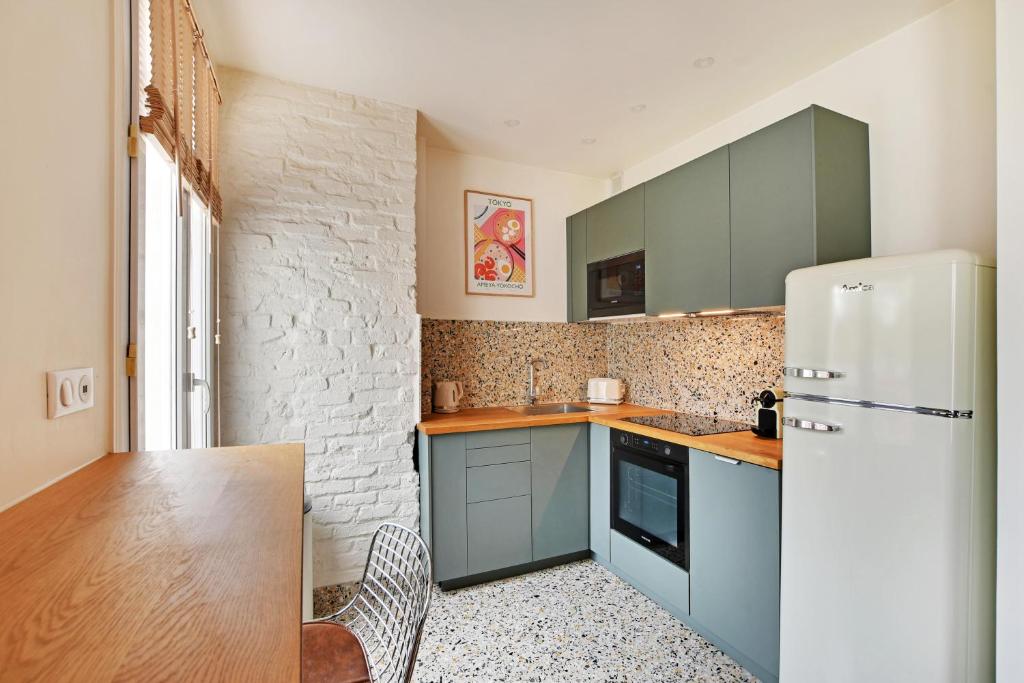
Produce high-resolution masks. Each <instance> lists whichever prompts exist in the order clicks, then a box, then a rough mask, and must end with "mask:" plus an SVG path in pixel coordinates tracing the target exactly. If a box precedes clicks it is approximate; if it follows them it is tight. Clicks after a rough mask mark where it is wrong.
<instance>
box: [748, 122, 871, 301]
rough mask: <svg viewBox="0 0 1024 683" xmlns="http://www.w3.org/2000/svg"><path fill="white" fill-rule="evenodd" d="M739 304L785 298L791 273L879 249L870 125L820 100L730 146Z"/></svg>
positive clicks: (783, 299)
mask: <svg viewBox="0 0 1024 683" xmlns="http://www.w3.org/2000/svg"><path fill="white" fill-rule="evenodd" d="M729 176H730V191H729V196H730V213H731V216H730V222H731V283H732V285H731V289H732V294H731V302H730V307H731V308H759V307H763V306H780V305H783V304H784V303H785V281H786V275H787V274H789V272H790V271H791V270H795V269H797V268H803V267H806V266H813V265H819V264H823V263H832V262H834V261H845V260H849V259H856V258H865V257H868V256H870V255H871V200H870V188H869V169H868V127H867V124H865V123H862V122H860V121H856V120H854V119H851V118H849V117H847V116H843V115H841V114H837V113H835V112H833V111H829V110H827V109H823V108H821V107H818V106H812V107H809V108H808V109H805V110H803V111H800V112H797V113H796V114H793V115H792V116H789V117H787V118H785V119H783V120H781V121H779V122H778V123H775V124H772V125H771V126H768V127H767V128H763V129H761V130H759V131H757V132H756V133H753V134H751V135H748V136H747V137H745V138H743V139H741V140H738V141H737V142H734V143H732V144H731V145H730V146H729Z"/></svg>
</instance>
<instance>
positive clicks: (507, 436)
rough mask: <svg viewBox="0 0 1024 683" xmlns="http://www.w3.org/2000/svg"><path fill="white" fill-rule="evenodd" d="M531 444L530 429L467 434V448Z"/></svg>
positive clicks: (495, 430)
mask: <svg viewBox="0 0 1024 683" xmlns="http://www.w3.org/2000/svg"><path fill="white" fill-rule="evenodd" d="M522 443H530V428H529V427H523V428H522V429H493V430H490V431H486V432H469V433H467V434H466V448H489V447H491V446H516V445H518V444H522Z"/></svg>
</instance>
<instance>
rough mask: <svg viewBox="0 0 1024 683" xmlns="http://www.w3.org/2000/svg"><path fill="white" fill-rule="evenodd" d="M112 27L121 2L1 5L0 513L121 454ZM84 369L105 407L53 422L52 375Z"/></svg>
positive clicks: (68, 0)
mask: <svg viewBox="0 0 1024 683" xmlns="http://www.w3.org/2000/svg"><path fill="white" fill-rule="evenodd" d="M112 26H113V15H112V11H111V4H110V2H101V3H96V2H91V3H84V2H77V1H75V0H62V1H60V2H6V3H4V5H3V21H0V89H2V91H3V92H4V104H3V106H2V107H0V130H2V131H3V134H2V137H0V160H2V163H0V310H2V312H3V315H2V320H3V324H4V330H3V333H2V334H0V509H2V508H4V507H7V506H9V505H10V504H12V503H13V502H14V501H16V500H19V499H21V498H22V497H24V496H26V495H27V494H29V493H30V492H32V491H34V490H35V489H37V488H39V487H41V486H43V485H45V484H46V483H48V482H50V481H52V480H53V479H55V478H58V477H61V476H63V475H64V474H66V473H67V472H68V471H70V470H73V469H75V468H77V467H79V466H81V465H83V464H85V463H86V462H88V461H90V460H92V459H94V458H96V457H97V456H100V455H102V454H103V453H106V452H107V451H108V450H109V449H110V444H111V431H112V430H111V408H110V405H111V393H110V383H111V344H112V333H111V286H112V278H111V275H110V270H111V234H112V233H111V224H112V219H111V206H112V202H111V187H112V180H111V175H112V161H111V160H112V139H111V137H112V134H111V128H112V127H111V117H112V115H113V107H112V101H113V98H112V78H113V59H112V54H113V49H112V44H113V35H112V30H111V27H112ZM15 102H16V103H17V104H18V106H17V107H15V106H12V105H13V104H14V103H15ZM77 366H92V367H94V368H95V369H96V406H95V407H94V408H93V409H91V410H88V411H85V412H81V413H77V414H75V415H69V416H67V417H64V418H61V419H59V420H47V419H46V377H45V372H46V370H52V369H61V368H71V367H77Z"/></svg>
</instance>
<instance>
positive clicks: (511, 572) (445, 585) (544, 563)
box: [438, 550, 590, 591]
mask: <svg viewBox="0 0 1024 683" xmlns="http://www.w3.org/2000/svg"><path fill="white" fill-rule="evenodd" d="M589 557H590V551H589V550H580V551H577V552H574V553H568V554H566V555H558V556H556V557H548V558H545V559H543V560H536V561H534V562H526V563H525V564H517V565H515V566H514V567H504V568H502V569H494V570H492V571H489V572H480V573H479V574H471V575H470V576H460V577H459V578H457V579H448V580H447V581H439V582H438V585H439V586H440V587H441V590H443V591H449V590H455V589H457V588H465V587H467V586H475V585H477V584H481V583H488V582H490V581H497V580H499V579H507V578H508V577H510V576H518V575H520V574H528V573H529V572H535V571H537V570H539V569H547V568H548V567H555V566H557V565H560V564H566V563H567V562H575V561H577V560H586V559H587V558H589Z"/></svg>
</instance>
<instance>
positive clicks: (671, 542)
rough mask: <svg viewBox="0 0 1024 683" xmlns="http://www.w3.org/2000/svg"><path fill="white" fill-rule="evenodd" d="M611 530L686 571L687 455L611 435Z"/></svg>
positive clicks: (683, 449)
mask: <svg viewBox="0 0 1024 683" xmlns="http://www.w3.org/2000/svg"><path fill="white" fill-rule="evenodd" d="M611 435H612V437H611V438H612V443H611V449H612V462H611V467H612V471H611V480H612V490H611V522H612V528H613V529H615V530H616V531H618V532H619V533H621V534H623V535H625V536H628V537H629V538H631V539H633V540H634V541H636V542H637V543H639V544H640V545H643V546H646V547H647V548H650V549H651V551H653V552H656V553H658V554H659V555H661V556H662V557H664V558H665V559H666V560H668V561H670V562H672V563H674V564H677V565H679V566H680V567H682V568H683V569H685V570H686V571H689V570H690V502H689V481H690V477H689V451H688V450H687V448H686V447H685V446H679V445H677V444H673V443H668V442H666V441H659V440H657V439H652V438H650V437H647V436H642V435H640V434H633V433H630V432H623V431H619V430H617V429H613V430H611Z"/></svg>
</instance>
